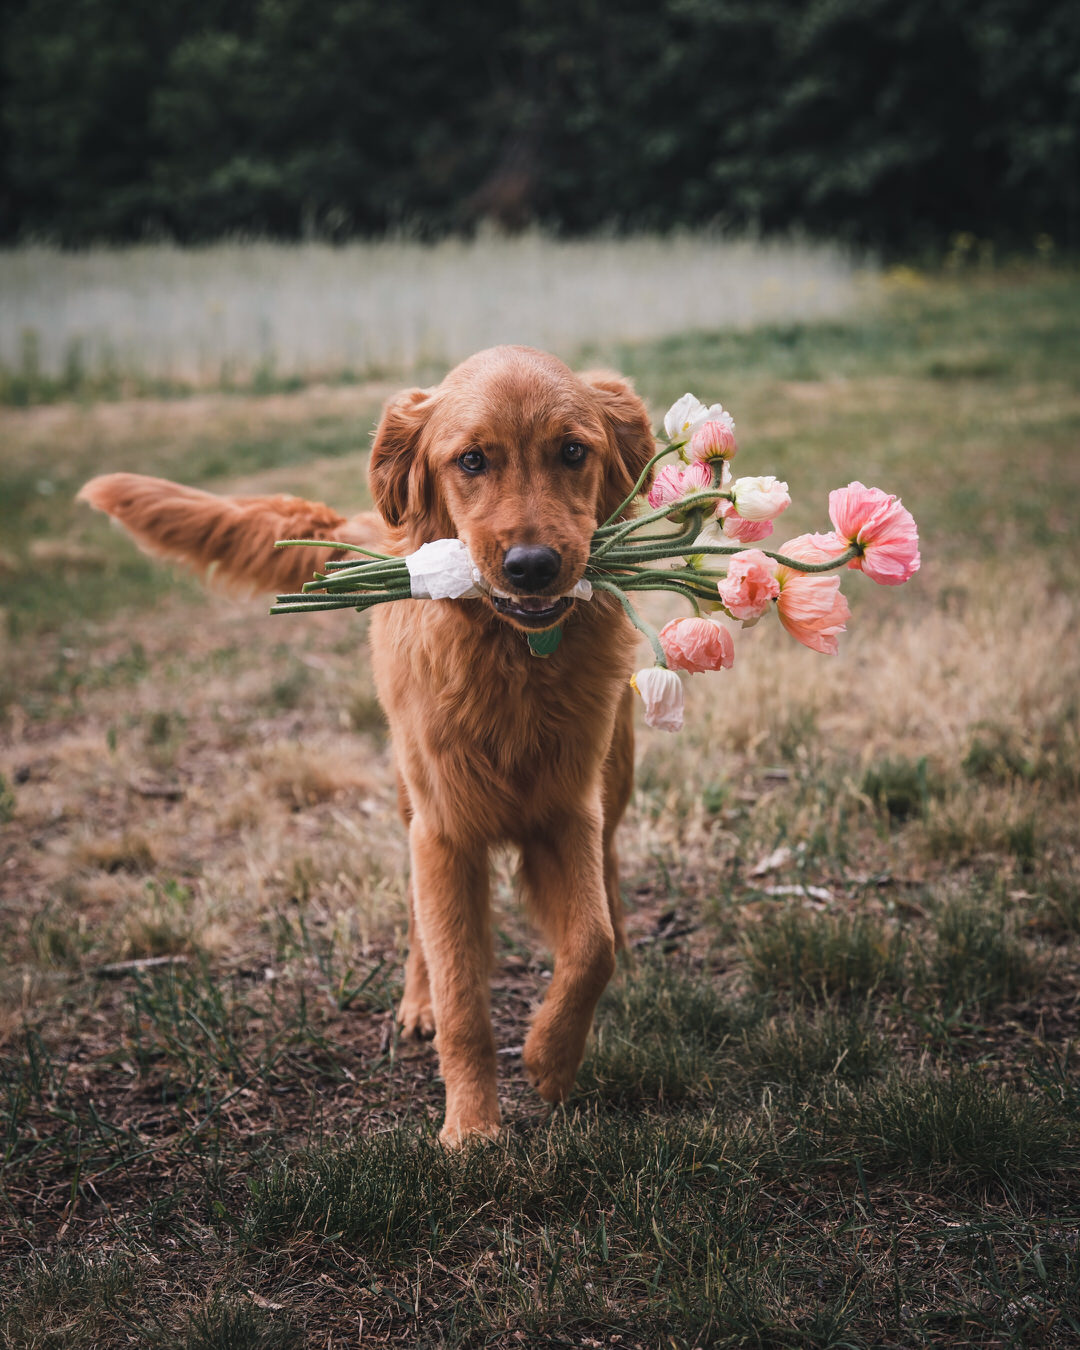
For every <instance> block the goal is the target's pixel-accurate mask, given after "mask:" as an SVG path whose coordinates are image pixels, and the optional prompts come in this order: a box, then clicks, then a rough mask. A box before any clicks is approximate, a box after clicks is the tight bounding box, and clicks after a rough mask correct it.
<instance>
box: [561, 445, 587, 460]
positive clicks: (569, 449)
mask: <svg viewBox="0 0 1080 1350" xmlns="http://www.w3.org/2000/svg"><path fill="white" fill-rule="evenodd" d="M588 451H589V447H588V446H587V445H582V443H581V442H580V441H570V443H569V444H568V445H564V446H563V451H562V457H563V463H564V464H571V465H576V464H580V463H581V461H582V460H583V459H584V458H585V456H586V455H587V454H588Z"/></svg>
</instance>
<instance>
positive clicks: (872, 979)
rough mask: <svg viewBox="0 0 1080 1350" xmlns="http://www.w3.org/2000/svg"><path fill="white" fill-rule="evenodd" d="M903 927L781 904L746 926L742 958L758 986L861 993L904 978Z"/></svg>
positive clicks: (811, 993)
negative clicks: (782, 907)
mask: <svg viewBox="0 0 1080 1350" xmlns="http://www.w3.org/2000/svg"><path fill="white" fill-rule="evenodd" d="M906 952H907V940H906V937H905V935H904V932H903V930H902V929H898V928H897V929H892V930H891V931H890V929H889V928H887V927H886V926H885V924H884V923H882V922H880V921H878V920H875V919H871V918H868V917H863V916H859V915H855V916H850V915H846V914H840V915H829V914H813V913H807V912H805V911H803V910H800V909H785V910H783V911H782V912H781V913H780V914H777V915H775V916H773V915H769V916H766V918H765V919H763V920H762V922H761V923H759V924H757V925H755V926H754V927H753V928H750V929H747V930H746V932H745V933H744V937H743V959H744V961H745V964H746V970H747V974H748V975H749V977H750V979H751V980H752V981H753V983H754V984H755V985H756V987H757V988H759V989H763V990H770V989H771V990H786V991H790V992H791V993H793V994H794V995H795V997H797V998H800V999H818V998H829V997H832V996H834V995H839V996H854V997H860V996H864V995H866V994H869V993H873V992H875V991H877V990H880V989H885V988H893V989H895V988H897V987H898V986H899V985H900V984H901V983H902V981H903V979H904V973H905V968H906Z"/></svg>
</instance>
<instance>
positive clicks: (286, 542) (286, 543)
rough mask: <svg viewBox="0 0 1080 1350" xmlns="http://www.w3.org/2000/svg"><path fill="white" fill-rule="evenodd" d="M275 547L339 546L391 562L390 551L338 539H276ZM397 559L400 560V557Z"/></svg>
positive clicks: (351, 551)
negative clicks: (380, 550)
mask: <svg viewBox="0 0 1080 1350" xmlns="http://www.w3.org/2000/svg"><path fill="white" fill-rule="evenodd" d="M274 547H275V548H341V549H345V550H346V551H347V552H349V553H363V554H364V556H365V557H367V558H378V559H379V560H380V561H383V560H385V561H386V562H393V561H394V555H393V554H392V553H373V552H372V551H371V549H369V548H361V547H360V545H359V544H343V543H342V542H341V540H340V539H278V540H277V541H276V542H275V544H274ZM397 561H399V562H400V559H398V560H397Z"/></svg>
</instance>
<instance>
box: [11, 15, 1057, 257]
mask: <svg viewBox="0 0 1080 1350" xmlns="http://www.w3.org/2000/svg"><path fill="white" fill-rule="evenodd" d="M0 25H2V37H3V55H2V69H0V237H2V238H3V239H4V240H5V241H8V242H10V241H16V240H19V239H23V238H28V237H29V238H32V237H46V238H49V239H53V240H56V241H59V242H62V243H64V244H68V245H78V244H84V243H90V242H100V241H124V240H136V239H144V238H161V237H169V238H175V239H178V240H180V241H184V242H196V241H201V240H208V239H214V238H219V237H221V236H222V235H227V234H235V233H238V232H246V233H252V234H258V235H268V236H271V237H281V238H298V237H311V236H317V237H322V238H329V239H334V240H336V239H344V238H348V237H353V236H357V235H373V234H381V233H384V232H386V231H388V230H400V231H414V232H417V233H419V234H421V235H423V234H438V233H442V232H446V231H451V230H461V229H469V228H471V227H473V226H474V225H475V224H476V223H477V222H478V221H481V220H484V219H489V218H490V219H494V220H496V221H498V222H500V223H501V224H503V225H505V226H508V227H511V228H513V227H518V226H524V225H527V224H532V223H536V224H540V225H543V226H545V227H547V228H550V229H552V230H555V231H558V232H564V233H579V232H583V231H591V230H595V229H600V228H613V229H665V228H669V227H671V226H674V225H680V226H704V225H711V226H720V227H729V228H735V229H748V228H749V229H758V230H761V231H764V232H771V231H787V230H791V229H802V230H805V231H808V232H810V233H813V234H822V235H828V236H831V237H840V238H845V239H850V240H852V241H856V242H860V243H867V244H872V245H875V246H877V247H880V248H883V249H885V250H887V251H910V250H913V249H923V248H931V249H932V248H936V247H940V246H941V244H942V243H943V242H944V241H945V240H947V239H948V238H949V237H950V236H951V235H953V234H955V233H956V232H958V231H964V232H970V233H973V234H975V235H977V236H979V237H981V238H991V239H995V240H1000V241H1001V242H1004V243H1011V244H1017V245H1020V246H1029V245H1030V243H1031V241H1032V240H1033V239H1034V238H1035V237H1036V236H1040V235H1041V236H1047V237H1049V238H1050V239H1052V240H1053V241H1054V242H1055V244H1056V245H1058V246H1063V247H1066V248H1074V247H1075V246H1076V244H1077V242H1078V240H1077V233H1078V229H1080V215H1078V208H1080V6H1078V5H1077V4H1076V3H1075V0H619V2H618V3H616V0H573V2H572V3H571V0H464V2H463V3H460V4H446V3H445V2H444V0H397V2H396V3H395V0H228V3H226V2H225V0H187V3H185V4H184V5H179V6H178V5H176V4H175V3H165V0H4V5H3V10H2V16H0Z"/></svg>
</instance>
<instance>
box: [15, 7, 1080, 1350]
mask: <svg viewBox="0 0 1080 1350" xmlns="http://www.w3.org/2000/svg"><path fill="white" fill-rule="evenodd" d="M1078 14H1080V11H1078V10H1077V7H1076V6H1075V5H1074V4H1069V3H1065V0H1038V3H1032V0H1023V3H1022V2H1021V0H938V2H937V3H934V4H928V3H922V0H872V2H871V3H867V0H810V3H802V2H801V0H776V2H775V3H769V4H759V5H755V6H746V5H743V4H741V3H728V0H723V2H722V3H721V2H718V3H698V0H660V3H654V2H653V0H649V3H645V0H641V3H637V0H635V2H634V3H631V4H629V5H627V4H620V5H618V6H615V5H612V4H610V3H606V0H601V2H600V3H596V4H591V5H588V6H585V7H582V6H580V5H574V6H570V7H565V6H564V7H560V6H558V5H555V6H552V5H550V4H549V5H545V6H542V7H540V6H537V5H535V4H532V3H530V2H529V0H516V3H513V4H511V5H509V6H507V5H503V4H500V5H494V4H489V3H487V2H486V0H484V2H483V3H480V4H475V5H469V6H464V7H463V6H445V5H438V4H435V3H433V2H431V0H409V2H408V3H403V4H399V5H391V6H387V5H376V4H374V3H369V0H304V3H303V4H301V3H300V2H299V0H273V3H270V2H269V0H243V2H242V3H231V4H229V5H227V6H226V5H224V4H221V3H220V2H219V0H199V2H198V3H197V4H193V5H188V6H184V7H179V8H177V7H175V6H173V7H159V6H157V5H154V4H146V3H144V2H143V0H140V2H139V3H135V0H80V3H79V4H77V5H70V4H64V5H61V4H59V3H58V0H13V2H12V3H11V4H9V5H7V6H6V7H4V9H3V11H2V12H0V244H2V249H0V1344H2V1345H3V1346H5V1347H7V1346H12V1347H19V1348H21V1350H46V1348H49V1350H51V1348H52V1347H56V1346H61V1345H62V1346H64V1347H65V1350H91V1347H93V1350H97V1348H98V1347H113V1346H117V1347H119V1346H125V1345H130V1344H149V1345H153V1346H160V1347H166V1346H168V1347H173V1346H176V1347H184V1348H185V1350H274V1348H277V1347H298V1346H312V1347H314V1346H318V1347H329V1346H339V1345H342V1344H353V1343H359V1344H374V1345H402V1346H408V1347H414V1346H429V1345H430V1346H438V1347H443V1346H463V1347H464V1346H469V1347H472V1346H480V1345H485V1346H500V1347H502V1346H522V1345H525V1346H544V1347H547V1346H575V1347H576V1346H581V1345H586V1346H605V1347H607V1346H618V1347H620V1350H639V1348H640V1350H646V1347H647V1348H648V1350H653V1348H654V1347H663V1348H664V1350H670V1347H675V1350H693V1347H697V1346H700V1347H705V1346H710V1347H711V1346H745V1345H756V1346H774V1345H775V1346H792V1347H796V1346H797V1347H803V1346H820V1347H868V1348H869V1347H878V1346H889V1347H898V1348H903V1350H908V1348H909V1347H912V1346H931V1345H933V1346H953V1345H956V1346H973V1345H978V1346H986V1347H995V1348H996V1347H1003V1346H1017V1347H1028V1346H1036V1345H1038V1346H1071V1345H1080V1314H1078V1312H1077V1309H1078V1308H1080V1186H1078V1182H1077V1178H1078V1176H1080V1060H1078V1055H1080V853H1078V849H1080V823H1078V822H1080V697H1078V694H1077V691H1078V689H1080V549H1078V544H1080V456H1078V454H1077V447H1078V444H1080V382H1078V379H1077V372H1078V369H1080V277H1078V273H1077V270H1076V266H1075V258H1076V249H1077V222H1078V219H1080V217H1078V210H1080V197H1078V195H1077V194H1078V190H1080V189H1078V185H1080V80H1078V79H1077V74H1076V72H1077V70H1078V69H1080V22H1078ZM494 341H527V342H535V343H538V344H540V345H542V346H545V347H548V348H550V349H553V350H555V351H556V352H558V354H559V355H561V356H562V357H564V358H565V359H566V360H568V361H569V362H571V363H572V364H576V365H580V366H582V367H583V366H586V365H589V366H596V365H607V366H611V367H614V368H616V369H619V370H622V371H624V372H625V373H626V374H627V375H629V376H631V377H633V379H634V380H635V381H636V384H637V387H638V389H639V390H640V392H641V393H642V395H643V396H644V397H645V398H646V400H647V401H648V403H649V405H650V407H651V409H652V411H653V413H654V414H655V416H656V418H657V421H659V417H660V416H661V415H662V413H663V411H664V410H665V409H666V407H667V406H668V405H669V404H670V403H671V402H672V401H673V400H674V399H675V398H677V397H678V396H679V395H681V394H682V393H683V392H684V391H685V390H687V389H690V390H693V391H694V392H695V393H697V394H698V395H699V396H701V397H703V398H705V399H707V400H709V401H712V400H714V399H720V400H722V401H723V402H724V404H725V406H728V407H729V408H730V409H731V410H732V412H733V414H734V416H735V418H736V421H737V424H738V429H739V441H740V451H739V458H738V461H737V469H738V470H739V471H740V472H741V473H744V474H759V473H775V474H777V475H778V476H780V477H782V478H785V479H786V480H787V481H788V483H789V484H790V487H791V491H792V495H793V498H794V504H793V506H792V507H791V509H790V511H789V512H788V513H787V514H786V515H785V516H784V517H783V518H782V520H781V526H782V527H783V528H781V530H780V532H779V534H778V536H777V542H781V541H782V540H783V539H785V538H787V537H790V536H792V535H795V534H797V533H800V532H802V531H804V530H814V529H820V528H823V527H824V526H825V523H826V518H827V517H826V493H827V490H828V488H829V487H831V486H835V485H839V484H843V483H846V482H847V481H849V480H850V479H852V478H859V479H861V480H862V481H864V482H867V483H873V484H877V485H880V486H881V487H883V488H886V489H888V490H889V491H892V492H896V493H898V494H900V495H901V496H902V497H903V500H904V502H905V504H906V505H907V506H908V507H909V508H910V509H911V510H912V511H913V513H914V515H915V517H916V519H917V521H918V523H919V527H920V532H921V538H922V556H923V566H922V569H921V571H920V572H919V573H918V574H917V575H916V576H915V577H914V578H913V579H912V580H911V581H910V582H909V583H908V584H907V585H906V586H905V587H903V588H900V589H899V590H885V589H881V588H874V587H873V586H872V585H871V583H870V582H868V581H867V579H866V578H864V577H862V576H860V575H858V574H857V573H850V574H845V579H844V589H845V593H846V594H847V595H848V597H849V599H850V601H851V604H852V609H853V617H852V621H851V624H850V630H849V632H847V633H846V634H845V635H844V636H843V638H842V640H841V651H840V655H839V656H838V657H837V658H828V659H827V658H824V657H820V656H818V655H816V654H814V653H812V652H809V651H807V650H805V649H804V648H801V647H799V646H797V645H796V644H794V643H793V642H792V641H791V640H790V639H788V638H787V637H786V636H785V635H784V634H783V633H782V632H781V631H780V630H779V628H778V626H777V625H775V624H770V623H769V622H767V621H765V622H762V623H761V624H759V625H758V626H757V627H756V628H755V629H753V630H752V631H747V632H743V633H741V634H740V635H739V636H738V638H737V657H736V664H735V666H734V668H733V669H732V670H730V671H725V672H723V673H721V674H720V675H717V676H714V677H693V678H691V679H690V680H689V681H688V685H689V689H688V715H687V726H686V729H685V730H684V732H683V733H682V734H681V735H679V736H677V737H672V736H666V735H664V734H662V733H655V732H650V731H649V730H647V729H646V728H644V727H641V728H640V736H639V743H638V750H637V787H636V792H635V796H634V799H633V802H632V804H631V807H630V810H629V812H628V816H627V820H626V823H625V825H624V827H623V829H622V832H621V851H622V879H623V890H624V896H625V900H626V905H627V910H628V916H629V918H628V922H629V929H630V937H631V943H632V960H631V961H629V962H627V963H626V964H625V966H624V967H623V969H621V970H620V973H619V975H618V977H617V978H616V980H615V981H614V982H613V984H612V986H611V988H610V989H609V991H608V992H607V994H606V995H605V998H604V1000H603V1002H602V1004H601V1008H600V1012H599V1015H598V1019H597V1027H596V1033H595V1036H594V1038H593V1040H592V1041H591V1043H590V1047H589V1051H588V1055H587V1058H586V1062H585V1065H584V1066H583V1069H582V1072H581V1076H580V1079H579V1083H578V1089H577V1091H576V1094H575V1096H574V1097H573V1099H572V1100H571V1101H570V1102H569V1103H568V1105H567V1107H566V1109H565V1110H560V1111H558V1112H556V1113H554V1115H553V1116H549V1115H548V1114H547V1113H546V1111H545V1109H544V1108H543V1107H542V1104H541V1103H540V1102H539V1100H538V1099H537V1098H536V1096H535V1094H533V1093H532V1092H531V1091H530V1089H529V1088H528V1086H527V1084H526V1083H525V1080H524V1075H523V1072H522V1069H521V1062H520V1047H521V1044H522V1041H523V1038H524V1033H525V1027H526V1024H527V1020H528V1017H529V1015H530V1010H531V1008H532V1007H533V1006H535V1003H536V1001H537V1000H538V999H539V997H540V996H541V995H542V993H543V990H544V988H545V985H546V983H547V980H548V978H549V975H550V971H549V967H548V964H547V963H548V960H549V956H548V954H547V953H546V952H545V951H544V949H543V946H542V944H541V943H540V941H539V939H538V938H537V936H536V935H535V934H534V933H532V932H530V931H529V929H528V927H527V925H526V924H525V922H524V920H523V918H522V916H521V914H520V911H519V909H518V906H517V903H516V899H515V880H514V871H513V859H511V858H509V857H501V858H499V859H498V860H497V864H496V888H495V889H496V899H497V907H496V925H495V926H496V944H495V945H496V952H495V956H496V961H495V978H494V982H493V1002H492V1006H493V1016H494V1019H495V1023H496V1029H497V1039H498V1043H499V1046H500V1066H501V1092H502V1104H503V1110H504V1116H505V1119H506V1122H507V1130H506V1131H505V1133H504V1136H503V1138H502V1139H501V1140H500V1141H499V1143H498V1144H497V1145H495V1146H493V1147H492V1148H489V1149H485V1150H483V1151H480V1152H477V1153H471V1154H469V1155H467V1156H465V1157H452V1156H447V1155H445V1154H444V1153H442V1152H441V1150H440V1149H439V1148H438V1147H437V1145H436V1144H435V1143H434V1142H433V1140H434V1137H435V1132H436V1130H437V1128H438V1124H439V1112H440V1110H441V1099H442V1094H441V1084H440V1083H439V1081H438V1078H437V1061H436V1057H435V1053H434V1050H433V1048H432V1047H431V1045H430V1044H427V1043H421V1042H413V1041H404V1040H402V1039H400V1038H399V1037H398V1035H397V1033H396V1031H395V1027H394V1020H393V1010H394V1006H395V1002H396V1000H397V999H398V998H399V997H400V993H401V964H402V959H403V954H404V931H405V908H404V896H405V886H406V869H407V853H406V847H405V839H404V834H403V831H402V829H401V826H400V824H399V822H398V820H397V813H396V794H395V790H394V774H393V763H392V755H391V747H390V746H389V744H388V739H387V733H386V727H385V723H384V720H383V717H382V714H381V711H380V709H379V706H378V704H377V702H376V700H375V697H374V690H373V686H372V681H371V677H370V670H369V659H368V657H369V653H368V648H367V626H366V623H365V622H364V621H362V620H361V619H360V618H359V617H357V616H352V615H347V614H330V615H304V616H300V615H296V616H290V617H287V618H286V617H279V618H271V617H270V616H269V615H268V613H267V612H266V610H267V605H266V603H265V602H261V601H253V602H247V603H241V602H238V601H236V600H230V599H224V598H222V597H220V596H218V597H215V596H208V595H207V594H206V593H205V592H204V591H203V590H202V589H201V587H200V586H199V585H198V584H196V582H195V581H193V580H192V579H191V578H189V577H186V576H185V575H183V574H182V573H180V572H178V571H176V570H173V569H169V568H166V567H163V566H161V565H159V564H156V563H151V562H150V561H149V560H148V559H146V558H144V557H143V556H142V555H141V554H139V553H138V552H137V551H136V550H135V549H134V548H133V547H132V546H131V544H130V543H129V541H128V540H127V539H126V538H125V537H124V536H123V535H122V534H120V533H119V532H118V531H116V530H113V529H111V528H110V527H109V526H108V524H107V522H106V521H105V520H104V519H103V518H101V517H100V516H96V515H94V514H93V513H91V512H90V511H89V510H88V509H86V508H84V507H82V506H80V505H78V504H77V503H76V501H75V494H76V492H77V490H78V488H79V487H80V486H81V484H82V483H83V482H84V481H85V480H86V479H87V478H89V477H90V476H92V475H93V474H96V473H100V472H103V471H108V470H121V469H124V470H132V471H136V472H143V473H151V474H160V475H163V476H166V477H170V478H174V479H177V480H180V481H183V482H185V483H192V484H197V485H200V486H203V487H206V488H209V489H211V490H213V491H218V492H223V493H231V492H235V493H260V492H281V491H284V492H294V493H298V494H302V495H305V496H309V497H313V498H316V499H323V500H326V501H328V502H330V503H332V504H333V505H334V506H335V507H338V508H340V509H342V510H343V511H351V510H355V509H358V508H362V507H364V506H366V505H368V504H369V498H368V494H367V486H366V471H367V458H368V452H369V446H370V435H371V432H372V430H373V428H374V426H375V424H376V421H377V419H378V416H379V410H380V407H381V405H382V403H383V401H384V400H385V399H386V398H387V397H388V396H389V395H390V394H392V393H393V392H394V391H395V390H397V389H398V388H400V387H401V385H402V384H404V383H408V382H413V381H420V382H429V381H433V380H436V379H438V378H439V377H440V376H441V374H442V373H443V371H444V370H445V368H446V367H447V365H448V364H450V363H452V362H453V361H454V360H456V359H457V358H459V357H461V356H463V355H466V354H468V352H469V351H471V350H472V349H474V348H476V347H479V346H482V345H484V344H486V343H489V342H494ZM670 613H671V608H670V606H669V605H667V604H665V603H663V602H658V603H657V604H656V605H655V606H654V608H653V617H654V618H662V617H664V616H667V615H669V614H670Z"/></svg>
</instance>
